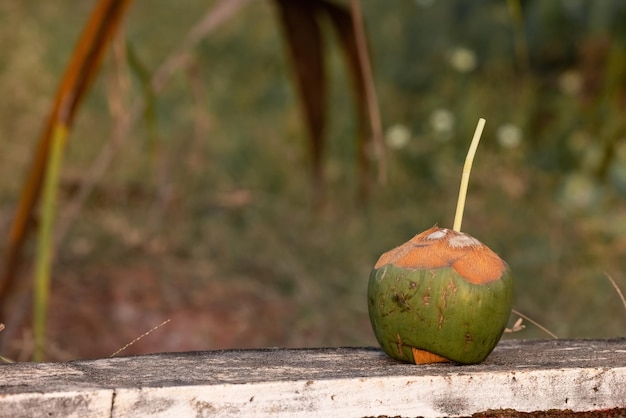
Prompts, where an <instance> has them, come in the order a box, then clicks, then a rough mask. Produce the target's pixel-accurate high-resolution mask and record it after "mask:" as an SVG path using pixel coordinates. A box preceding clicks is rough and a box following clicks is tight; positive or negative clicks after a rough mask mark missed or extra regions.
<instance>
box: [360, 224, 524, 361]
mask: <svg viewBox="0 0 626 418" xmlns="http://www.w3.org/2000/svg"><path fill="white" fill-rule="evenodd" d="M512 303H513V279H512V277H511V275H510V271H509V269H508V266H507V264H506V263H505V262H504V261H503V260H502V259H501V258H500V257H499V256H498V255H497V254H496V253H494V252H493V251H492V250H490V249H489V248H488V247H487V246H486V245H484V244H482V243H481V242H480V241H478V240H477V239H475V238H473V237H471V236H470V235H467V234H465V233H462V232H457V231H454V230H450V229H445V228H438V227H433V228H431V229H429V230H427V231H424V232H422V233H421V234H418V235H416V236H415V237H414V238H412V239H411V240H410V241H408V242H406V243H405V244H403V245H401V246H399V247H397V248H394V249H393V250H391V251H388V252H386V253H385V254H383V255H382V256H381V257H380V259H379V260H378V262H377V263H376V265H375V267H374V269H373V270H372V272H371V275H370V278H369V286H368V310H369V316H370V321H371V323H372V327H373V330H374V334H375V335H376V339H377V340H378V342H379V344H380V345H381V347H382V348H383V350H384V351H385V353H387V354H388V355H389V356H391V357H393V358H395V359H398V360H401V361H405V362H411V363H416V364H419V363H432V362H438V361H453V362H457V363H462V364H474V363H480V362H482V361H483V360H484V359H485V358H487V356H488V355H489V353H491V351H492V350H493V349H494V347H495V346H496V344H497V343H498V341H499V340H500V338H501V336H502V333H503V332H504V329H505V327H506V324H507V322H508V319H509V316H510V314H511V309H512Z"/></svg>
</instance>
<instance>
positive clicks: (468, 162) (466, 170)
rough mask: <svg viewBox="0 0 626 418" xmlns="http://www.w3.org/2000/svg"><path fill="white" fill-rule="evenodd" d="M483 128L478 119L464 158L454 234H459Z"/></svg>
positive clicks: (482, 120) (481, 121)
mask: <svg viewBox="0 0 626 418" xmlns="http://www.w3.org/2000/svg"><path fill="white" fill-rule="evenodd" d="M484 128H485V119H483V118H480V119H478V125H477V126H476V131H474V138H472V143H471V144H470V149H469V151H468V152H467V157H465V165H464V166H463V175H462V176H461V188H460V190H459V200H458V201H457V204H456V213H455V215H454V227H453V228H452V229H454V230H455V231H456V232H461V224H462V223H463V210H464V209H465V198H466V196H467V186H468V184H469V177H470V172H471V171H472V163H473V162H474V155H476V149H477V148H478V143H479V142H480V136H481V135H482V134H483V129H484Z"/></svg>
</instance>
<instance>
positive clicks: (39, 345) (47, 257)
mask: <svg viewBox="0 0 626 418" xmlns="http://www.w3.org/2000/svg"><path fill="white" fill-rule="evenodd" d="M66 138H67V126H66V125H65V124H63V123H57V124H56V125H55V127H54V134H53V137H52V144H51V150H50V151H51V152H50V157H49V160H48V163H47V167H46V176H45V180H44V185H43V187H44V189H43V200H42V212H41V222H40V224H39V230H38V240H37V259H36V260H35V263H36V267H35V286H34V289H33V292H34V296H33V297H34V306H33V334H34V338H35V352H34V353H33V360H34V361H42V360H43V357H44V354H45V340H46V317H47V312H48V298H49V294H50V270H51V264H52V247H53V240H52V230H53V224H54V217H55V212H56V195H57V185H58V182H59V171H60V168H61V161H62V157H63V148H64V145H65V140H66Z"/></svg>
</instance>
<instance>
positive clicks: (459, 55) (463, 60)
mask: <svg viewBox="0 0 626 418" xmlns="http://www.w3.org/2000/svg"><path fill="white" fill-rule="evenodd" d="M448 60H449V62H450V65H451V66H452V68H454V69H455V70H457V71H458V72H460V73H469V72H470V71H472V70H473V69H474V68H476V64H477V63H478V59H477V58H476V53H475V52H474V51H472V50H471V49H468V48H464V47H457V48H455V49H453V50H452V52H450V56H449V58H448Z"/></svg>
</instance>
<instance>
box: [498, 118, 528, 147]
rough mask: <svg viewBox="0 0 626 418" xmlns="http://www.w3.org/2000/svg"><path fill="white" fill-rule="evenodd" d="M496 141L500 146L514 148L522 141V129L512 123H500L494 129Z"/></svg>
mask: <svg viewBox="0 0 626 418" xmlns="http://www.w3.org/2000/svg"><path fill="white" fill-rule="evenodd" d="M496 137H497V138H498V143H499V144H500V146H501V147H502V148H516V147H518V146H519V145H520V144H521V143H522V138H523V134H522V130H521V129H520V128H519V127H518V126H517V125H513V124H512V123H505V124H504V125H500V126H499V127H498V129H497V130H496Z"/></svg>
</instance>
